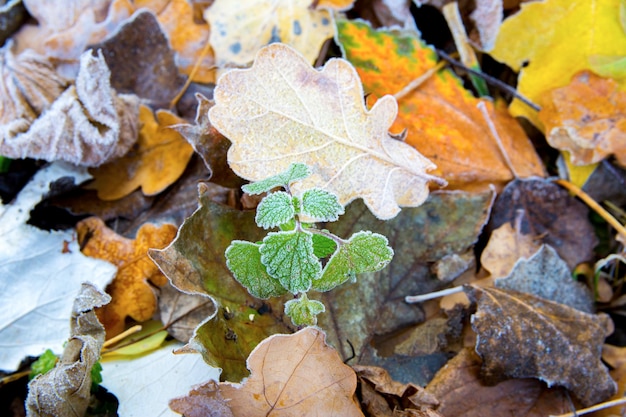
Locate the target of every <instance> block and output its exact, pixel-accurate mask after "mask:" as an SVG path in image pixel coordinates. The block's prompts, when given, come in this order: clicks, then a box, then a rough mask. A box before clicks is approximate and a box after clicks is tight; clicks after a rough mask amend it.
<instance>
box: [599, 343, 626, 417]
mask: <svg viewBox="0 0 626 417" xmlns="http://www.w3.org/2000/svg"><path fill="white" fill-rule="evenodd" d="M602 360H603V361H604V362H606V363H607V364H608V365H609V366H610V367H611V377H612V378H613V379H614V380H615V382H616V383H617V392H616V393H615V395H614V396H613V397H612V398H609V401H611V400H619V399H622V398H624V391H625V390H626V347H617V346H613V345H608V344H605V345H604V346H603V348H602ZM624 413H626V405H624V404H621V405H620V407H619V408H615V407H610V408H605V409H603V410H597V411H595V412H594V413H592V414H591V416H592V417H615V416H621V415H624Z"/></svg>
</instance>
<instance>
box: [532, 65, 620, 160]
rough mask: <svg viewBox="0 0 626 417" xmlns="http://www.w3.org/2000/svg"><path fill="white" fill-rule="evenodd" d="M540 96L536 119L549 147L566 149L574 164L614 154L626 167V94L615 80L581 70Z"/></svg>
mask: <svg viewBox="0 0 626 417" xmlns="http://www.w3.org/2000/svg"><path fill="white" fill-rule="evenodd" d="M542 98H543V101H542V104H543V105H542V107H541V111H540V112H539V120H541V122H542V123H543V124H544V127H545V131H546V139H547V140H548V143H549V144H550V145H551V146H552V147H554V148H557V149H561V150H566V151H568V152H569V155H570V160H571V162H572V163H573V164H574V165H589V164H594V163H596V162H600V161H601V160H602V159H604V158H607V157H608V156H610V155H615V158H616V159H617V161H618V163H619V164H620V165H621V166H622V167H626V93H625V92H623V91H619V85H618V84H617V82H615V81H613V80H611V79H604V78H601V77H598V76H597V75H595V74H593V73H590V72H588V71H583V72H580V73H578V74H576V75H575V76H574V78H573V79H572V81H571V82H570V84H568V85H566V86H564V87H560V88H555V89H554V90H551V91H549V92H547V93H545V94H544V95H543V97H542Z"/></svg>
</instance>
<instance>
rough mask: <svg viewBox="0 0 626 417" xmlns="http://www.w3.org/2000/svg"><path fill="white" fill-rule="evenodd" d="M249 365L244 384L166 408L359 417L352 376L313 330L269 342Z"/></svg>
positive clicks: (250, 415) (253, 416)
mask: <svg viewBox="0 0 626 417" xmlns="http://www.w3.org/2000/svg"><path fill="white" fill-rule="evenodd" d="M247 365H248V368H249V369H250V372H251V375H250V377H249V378H247V379H246V380H245V382H243V383H242V384H232V383H220V384H219V385H218V386H215V385H213V387H211V385H212V383H211V382H209V383H208V386H207V384H205V385H204V386H201V387H196V388H195V389H194V391H192V392H191V393H190V394H189V395H188V396H187V397H183V398H178V399H175V400H172V401H171V402H170V407H172V409H173V410H174V411H177V412H184V413H185V415H189V416H195V415H200V414H198V413H199V412H200V411H201V410H206V409H207V406H206V405H207V403H209V402H212V401H216V400H221V401H220V402H221V404H222V405H226V406H227V407H228V408H230V411H231V413H232V415H233V416H247V417H260V416H267V415H270V414H271V415H275V416H285V417H286V416H295V415H308V414H310V413H311V411H312V410H315V413H316V414H317V415H341V416H362V415H363V413H362V412H361V408H360V407H359V405H358V403H357V402H356V400H355V398H354V391H355V390H356V374H355V373H354V371H353V370H352V369H351V368H350V367H349V366H347V365H345V364H344V363H343V362H342V360H341V358H340V357H339V355H338V354H337V352H336V351H335V350H334V349H332V348H331V347H330V346H328V345H327V344H326V343H325V335H324V332H322V331H321V330H319V329H317V328H314V327H307V328H305V329H303V330H300V331H299V332H297V333H295V334H292V335H273V336H270V337H268V338H267V339H265V340H264V341H263V342H261V343H260V344H259V345H258V346H257V347H256V348H255V349H254V350H253V351H252V353H251V354H250V357H249V358H248V362H247ZM212 392H213V393H212ZM210 395H213V396H214V397H217V398H211V397H210ZM199 396H201V397H199ZM220 397H221V398H220ZM189 405H192V407H189ZM194 409H195V412H194Z"/></svg>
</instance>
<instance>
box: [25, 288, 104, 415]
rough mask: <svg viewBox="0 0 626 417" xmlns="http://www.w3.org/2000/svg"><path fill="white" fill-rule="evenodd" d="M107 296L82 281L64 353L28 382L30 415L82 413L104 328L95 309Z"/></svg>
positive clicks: (85, 406)
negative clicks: (46, 370)
mask: <svg viewBox="0 0 626 417" xmlns="http://www.w3.org/2000/svg"><path fill="white" fill-rule="evenodd" d="M110 299H111V297H109V296H108V295H107V294H105V293H103V292H101V291H100V290H98V289H97V288H96V287H94V286H93V285H92V284H88V283H84V284H82V287H81V290H80V293H79V294H78V296H77V298H76V300H74V306H73V307H72V318H71V331H70V338H69V340H68V342H67V345H66V346H65V349H64V351H63V356H61V359H60V360H59V362H57V364H56V366H55V367H54V368H53V369H52V370H51V371H50V372H48V373H46V374H43V375H38V376H37V377H35V379H33V380H32V381H31V382H30V383H29V384H28V397H26V408H27V409H28V415H29V416H33V417H38V416H75V417H81V416H83V415H84V413H85V411H86V410H87V406H88V405H89V399H90V397H91V392H90V390H91V368H92V367H93V366H94V364H95V363H96V361H97V360H98V359H99V358H100V349H102V344H103V343H104V327H103V326H102V324H100V322H99V321H98V318H97V317H96V313H95V311H94V309H95V308H97V307H101V306H102V305H104V304H106V303H107V302H108V301H109V300H110Z"/></svg>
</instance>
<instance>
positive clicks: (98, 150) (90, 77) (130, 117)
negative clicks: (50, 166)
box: [0, 50, 139, 166]
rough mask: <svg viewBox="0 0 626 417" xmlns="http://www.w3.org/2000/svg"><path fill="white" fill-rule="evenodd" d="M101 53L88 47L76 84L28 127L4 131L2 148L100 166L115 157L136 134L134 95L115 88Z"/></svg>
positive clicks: (12, 154) (23, 155)
mask: <svg viewBox="0 0 626 417" xmlns="http://www.w3.org/2000/svg"><path fill="white" fill-rule="evenodd" d="M109 76H110V71H109V69H108V68H107V66H106V63H105V62H104V58H102V54H98V55H97V56H94V55H93V54H92V51H91V50H89V51H86V52H85V53H84V54H83V55H82V56H81V59H80V70H79V73H78V78H77V79H76V85H72V86H70V87H69V88H68V89H66V90H65V91H64V92H63V93H62V94H61V95H60V96H59V97H58V98H57V99H56V100H55V101H54V102H53V103H52V105H51V106H50V107H49V108H48V109H47V110H46V111H44V112H43V113H42V114H41V115H40V116H39V118H37V119H36V120H34V121H33V122H32V124H31V125H30V126H29V127H28V130H26V131H23V132H20V131H17V132H3V134H4V133H8V134H9V135H8V136H3V137H2V138H1V140H0V154H2V155H4V156H8V157H10V158H35V159H44V160H46V161H55V160H63V161H67V162H71V163H73V164H76V165H81V166H98V165H100V164H102V163H104V162H106V161H108V160H110V159H113V158H117V157H119V156H122V155H124V154H125V153H126V151H127V150H128V149H129V148H130V147H131V146H132V145H133V143H135V140H136V139H137V114H138V107H139V101H138V99H137V97H136V96H132V95H124V94H120V95H118V94H116V93H115V91H114V90H113V89H111V86H110V84H109Z"/></svg>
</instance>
